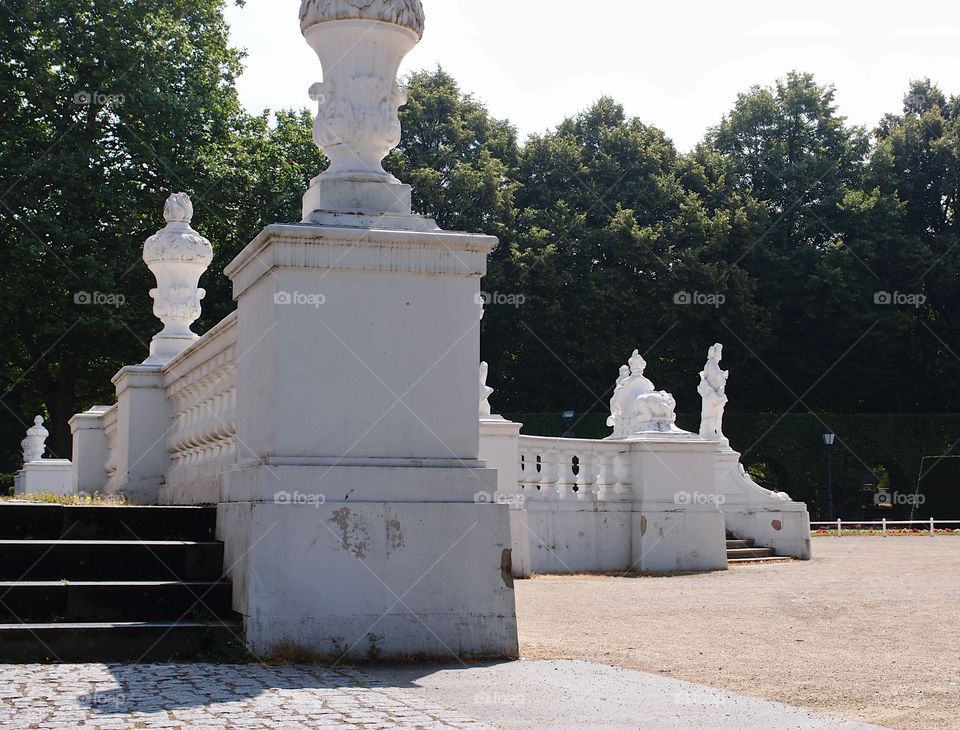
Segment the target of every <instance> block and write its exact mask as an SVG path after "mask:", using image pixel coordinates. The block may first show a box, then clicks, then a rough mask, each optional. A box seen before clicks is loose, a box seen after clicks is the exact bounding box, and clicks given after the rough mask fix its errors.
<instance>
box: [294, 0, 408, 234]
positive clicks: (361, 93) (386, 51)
mask: <svg viewBox="0 0 960 730" xmlns="http://www.w3.org/2000/svg"><path fill="white" fill-rule="evenodd" d="M423 27H424V15H423V7H422V6H421V4H420V0H303V3H302V5H301V7H300V28H301V30H302V32H303V36H304V38H306V40H307V43H309V44H310V47H311V48H313V50H314V51H315V52H316V54H317V56H318V57H319V58H320V63H321V64H322V66H323V81H322V82H319V83H316V84H314V85H313V86H312V87H311V88H310V96H311V98H312V99H313V100H314V101H316V102H317V103H318V111H317V117H316V121H315V123H314V130H313V138H314V141H315V142H316V143H317V145H318V146H319V147H320V149H322V150H323V152H324V154H325V155H326V156H327V158H329V160H330V167H329V169H327V171H326V172H324V173H323V174H322V175H319V176H318V177H317V178H314V180H313V181H312V182H311V189H310V191H308V195H307V197H305V199H304V219H305V220H306V219H307V218H308V217H309V214H310V213H312V212H313V211H315V210H320V209H323V210H329V211H337V212H342V213H354V214H370V213H374V214H376V213H398V214H409V212H410V204H409V192H408V191H409V188H408V187H407V186H404V185H402V184H401V183H400V181H399V180H397V179H396V178H395V177H393V176H392V175H390V174H389V173H388V172H386V171H385V170H384V169H383V164H382V162H383V158H384V157H386V156H387V154H388V153H389V152H390V150H392V149H393V148H394V147H396V146H397V145H398V144H399V143H400V120H399V118H398V116H397V111H398V109H399V108H400V107H401V106H402V105H403V104H405V103H406V100H407V95H406V92H405V91H404V90H403V89H402V88H400V86H399V85H398V84H397V72H398V71H399V68H400V63H401V62H402V61H403V58H404V57H405V56H406V55H407V54H408V53H409V52H410V51H411V50H412V49H413V47H414V46H416V44H417V43H418V42H419V41H420V38H421V37H422V36H423ZM370 183H373V184H381V185H384V186H390V187H379V186H377V187H371V186H370Z"/></svg>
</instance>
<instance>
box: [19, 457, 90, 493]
mask: <svg viewBox="0 0 960 730" xmlns="http://www.w3.org/2000/svg"><path fill="white" fill-rule="evenodd" d="M13 491H14V494H60V495H65V494H76V493H77V486H76V483H75V480H74V477H73V465H72V464H71V463H70V462H69V461H68V460H66V459H42V460H41V461H31V462H30V463H29V464H24V465H23V469H21V470H20V471H19V472H18V473H17V475H16V476H15V477H14V480H13Z"/></svg>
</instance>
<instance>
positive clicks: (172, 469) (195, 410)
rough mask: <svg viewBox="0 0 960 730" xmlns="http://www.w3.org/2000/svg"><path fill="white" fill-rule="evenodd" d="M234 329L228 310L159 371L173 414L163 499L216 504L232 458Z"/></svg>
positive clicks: (231, 463) (233, 443) (234, 449)
mask: <svg viewBox="0 0 960 730" xmlns="http://www.w3.org/2000/svg"><path fill="white" fill-rule="evenodd" d="M236 325H237V315H236V312H234V313H232V314H230V315H228V316H227V317H226V318H225V319H224V320H223V321H222V322H220V323H219V324H218V325H217V326H216V327H214V328H213V329H211V330H210V331H209V332H207V333H206V334H205V335H204V336H203V337H201V338H200V339H199V340H197V341H196V342H195V343H194V344H193V345H191V346H190V347H189V348H188V349H186V350H185V351H184V352H182V353H181V354H180V355H178V356H177V357H175V358H174V359H173V360H171V361H170V362H169V363H168V364H167V365H166V366H165V367H164V371H163V373H164V383H165V388H166V395H167V398H168V400H169V401H170V404H171V408H172V413H173V423H172V425H171V428H170V431H169V433H168V435H167V451H168V453H169V456H170V465H169V468H168V470H167V477H166V485H165V487H164V496H165V497H166V499H165V500H164V501H173V502H186V503H197V502H217V501H219V498H220V486H221V483H222V479H223V475H224V473H225V472H227V471H228V470H229V469H230V467H231V466H232V465H233V463H234V461H235V459H236V431H237V428H236V408H237V384H236V357H237V353H236V349H237V326H236Z"/></svg>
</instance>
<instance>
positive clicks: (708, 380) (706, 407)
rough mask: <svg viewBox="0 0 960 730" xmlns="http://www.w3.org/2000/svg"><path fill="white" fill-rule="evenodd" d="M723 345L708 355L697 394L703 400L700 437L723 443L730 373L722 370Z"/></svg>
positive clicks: (711, 349)
mask: <svg viewBox="0 0 960 730" xmlns="http://www.w3.org/2000/svg"><path fill="white" fill-rule="evenodd" d="M722 358H723V345H721V344H720V343H717V344H715V345H714V346H713V347H711V348H710V351H709V352H708V353H707V364H706V365H705V366H704V368H703V372H701V373H700V385H699V387H698V388H697V392H698V393H699V394H700V397H701V398H702V399H703V409H702V411H701V414H700V436H701V437H702V438H705V439H708V440H710V441H723V440H724V436H723V411H724V408H726V405H727V395H726V388H727V378H729V377H730V373H729V372H728V371H726V370H722V369H721V368H720V360H721V359H722Z"/></svg>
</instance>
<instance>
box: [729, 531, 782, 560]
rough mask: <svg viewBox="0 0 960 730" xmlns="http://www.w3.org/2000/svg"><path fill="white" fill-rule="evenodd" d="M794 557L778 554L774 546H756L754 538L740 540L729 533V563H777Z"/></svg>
mask: <svg viewBox="0 0 960 730" xmlns="http://www.w3.org/2000/svg"><path fill="white" fill-rule="evenodd" d="M786 560H793V558H789V557H783V556H780V555H777V554H776V553H775V551H774V549H773V548H768V547H756V546H755V544H754V541H753V540H740V539H738V538H736V537H735V536H734V535H732V534H730V533H727V562H728V563H777V562H783V561H786Z"/></svg>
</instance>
